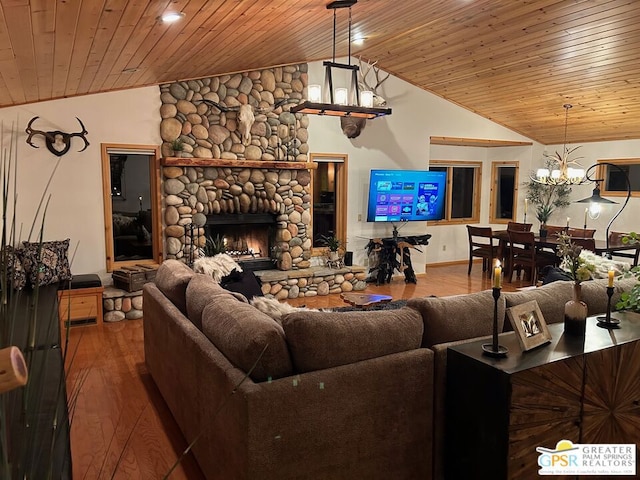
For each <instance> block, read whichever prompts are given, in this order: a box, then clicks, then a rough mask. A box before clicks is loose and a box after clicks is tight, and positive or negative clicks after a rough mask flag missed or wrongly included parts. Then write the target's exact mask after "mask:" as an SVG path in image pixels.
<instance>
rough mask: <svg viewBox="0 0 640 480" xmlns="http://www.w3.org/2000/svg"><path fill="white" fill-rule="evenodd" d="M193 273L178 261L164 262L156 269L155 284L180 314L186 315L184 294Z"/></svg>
mask: <svg viewBox="0 0 640 480" xmlns="http://www.w3.org/2000/svg"><path fill="white" fill-rule="evenodd" d="M194 275H195V272H194V271H193V270H191V269H190V268H189V267H188V266H187V265H186V264H184V263H182V262H180V261H179V260H172V259H169V260H165V261H164V262H162V265H160V266H159V267H158V272H157V273H156V278H155V284H156V286H157V287H158V289H159V290H160V291H161V292H162V293H163V294H164V296H165V297H167V298H168V299H169V300H171V302H173V304H174V305H175V306H176V307H178V308H179V309H180V311H181V312H182V313H184V314H185V315H186V314H187V300H186V292H187V285H189V281H190V280H191V279H192V278H193V276H194Z"/></svg>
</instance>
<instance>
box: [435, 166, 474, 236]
mask: <svg viewBox="0 0 640 480" xmlns="http://www.w3.org/2000/svg"><path fill="white" fill-rule="evenodd" d="M429 170H431V171H434V172H446V173H447V188H446V197H447V200H446V202H447V203H446V206H445V209H446V213H445V219H444V220H441V221H438V222H432V223H433V224H434V225H447V224H453V223H469V222H478V221H480V185H481V183H480V181H481V179H482V163H481V162H462V161H460V162H458V161H445V160H432V161H431V162H430V163H429Z"/></svg>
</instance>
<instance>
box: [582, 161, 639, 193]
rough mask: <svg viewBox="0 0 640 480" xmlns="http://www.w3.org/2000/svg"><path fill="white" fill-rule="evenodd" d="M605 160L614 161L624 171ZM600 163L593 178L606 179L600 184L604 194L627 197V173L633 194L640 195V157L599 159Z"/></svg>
mask: <svg viewBox="0 0 640 480" xmlns="http://www.w3.org/2000/svg"><path fill="white" fill-rule="evenodd" d="M603 162H604V163H613V164H614V165H617V166H618V167H620V168H621V169H622V171H620V170H618V169H617V168H616V167H612V166H611V165H604V164H603ZM598 164H599V165H598V168H597V171H596V174H595V175H594V176H592V178H602V179H604V182H602V184H601V185H600V188H601V190H602V196H605V197H626V196H627V182H626V180H625V178H624V174H625V173H626V174H627V176H628V177H629V183H630V184H631V196H632V197H640V158H623V159H611V160H598ZM623 172H624V173H623Z"/></svg>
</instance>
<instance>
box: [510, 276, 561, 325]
mask: <svg viewBox="0 0 640 480" xmlns="http://www.w3.org/2000/svg"><path fill="white" fill-rule="evenodd" d="M572 296H573V282H572V281H557V282H553V283H548V284H546V285H543V286H541V287H538V288H532V289H529V290H522V291H520V292H508V293H505V294H504V297H505V300H506V302H507V308H510V307H515V306H516V305H521V304H523V303H525V302H530V301H531V300H535V301H536V302H538V306H539V307H540V312H541V313H542V316H543V318H544V321H545V322H546V323H547V325H548V324H551V323H558V322H563V321H564V304H565V303H567V302H568V301H569V300H571V298H572ZM511 330H513V328H512V327H511V323H510V322H508V321H507V322H506V324H505V331H511Z"/></svg>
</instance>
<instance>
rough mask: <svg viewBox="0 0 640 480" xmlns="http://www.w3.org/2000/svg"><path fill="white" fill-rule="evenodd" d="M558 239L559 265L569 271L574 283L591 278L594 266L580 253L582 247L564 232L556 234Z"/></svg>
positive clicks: (577, 283)
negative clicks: (560, 260)
mask: <svg viewBox="0 0 640 480" xmlns="http://www.w3.org/2000/svg"><path fill="white" fill-rule="evenodd" d="M558 239H559V244H558V255H559V256H560V257H562V264H561V265H560V267H561V268H562V269H563V270H566V271H567V272H568V273H569V276H570V277H571V279H572V280H573V281H574V283H575V284H576V285H580V283H581V282H584V281H585V280H591V279H592V278H593V274H594V272H595V270H596V266H595V265H594V264H593V263H591V262H588V261H587V260H586V259H585V258H584V257H583V256H581V255H580V253H582V247H581V246H580V245H576V244H574V243H573V242H572V241H571V237H569V235H567V234H566V233H560V234H558Z"/></svg>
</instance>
